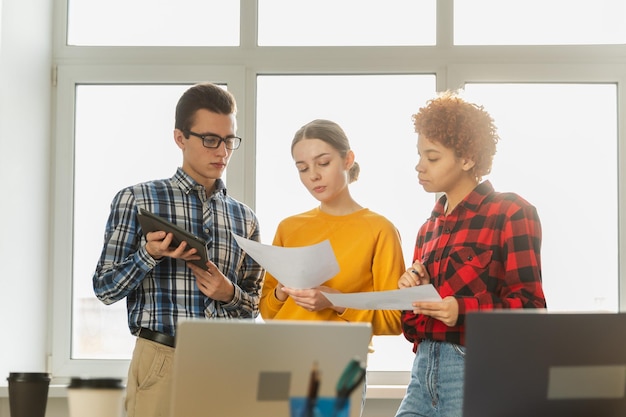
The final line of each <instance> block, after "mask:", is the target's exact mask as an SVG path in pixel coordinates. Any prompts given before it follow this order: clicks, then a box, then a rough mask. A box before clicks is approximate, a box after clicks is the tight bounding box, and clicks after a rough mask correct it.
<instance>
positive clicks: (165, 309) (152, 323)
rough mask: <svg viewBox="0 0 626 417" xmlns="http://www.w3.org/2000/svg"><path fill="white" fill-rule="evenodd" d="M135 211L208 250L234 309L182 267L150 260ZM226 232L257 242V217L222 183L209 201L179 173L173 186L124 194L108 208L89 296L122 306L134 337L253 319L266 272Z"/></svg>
mask: <svg viewBox="0 0 626 417" xmlns="http://www.w3.org/2000/svg"><path fill="white" fill-rule="evenodd" d="M139 207H142V208H144V209H146V210H148V211H151V212H152V213H154V214H157V215H159V216H162V217H164V218H165V219H167V220H169V221H171V222H172V223H175V224H177V225H178V226H180V227H183V228H185V229H187V230H188V231H190V232H192V233H193V234H195V235H196V236H199V237H201V238H203V239H205V240H206V241H207V242H209V245H208V247H209V258H210V259H211V261H212V262H213V263H215V264H216V265H217V267H218V268H219V270H220V271H221V272H222V273H223V274H224V275H225V276H226V277H227V278H229V279H230V280H231V281H232V282H233V284H234V287H235V296H234V298H233V300H232V301H231V302H229V303H224V302H221V301H216V300H213V299H211V298H208V297H207V296H205V295H204V294H202V293H201V292H200V290H198V287H197V286H196V280H195V277H194V276H193V274H192V272H191V269H189V268H188V267H187V266H186V264H185V261H183V260H180V259H173V258H169V257H163V258H162V259H159V260H155V259H153V258H152V257H151V256H150V255H149V254H148V252H147V251H146V248H145V236H144V234H143V232H142V230H141V227H140V225H139V220H138V219H137V213H138V210H139ZM231 232H232V233H236V234H237V235H240V236H243V237H246V238H248V239H252V240H256V241H259V239H260V232H259V224H258V220H257V218H256V215H255V214H254V212H253V211H252V210H251V209H250V208H249V207H248V206H246V205H245V204H243V203H241V202H239V201H237V200H235V199H233V198H232V197H230V196H229V195H228V194H227V193H226V188H225V186H224V182H223V181H222V180H220V179H218V180H217V182H216V187H215V192H214V193H213V195H207V193H206V190H205V188H204V186H202V185H200V184H198V183H197V182H196V181H194V180H193V179H192V178H191V177H190V176H189V175H187V174H186V173H185V172H184V171H183V170H182V169H181V168H178V170H177V171H176V174H175V175H174V176H173V177H172V178H169V179H164V180H157V181H150V182H145V183H141V184H137V185H133V186H130V187H127V188H124V189H123V190H121V191H119V192H118V193H117V195H116V196H115V197H114V199H113V202H112V203H111V213H110V215H109V219H108V221H107V225H106V230H105V236H104V247H103V249H102V254H101V256H100V260H99V261H98V265H97V267H96V271H95V273H94V275H93V287H94V292H95V294H96V296H97V297H98V299H100V300H101V301H102V302H103V303H105V304H112V303H114V302H116V301H119V300H121V299H123V298H126V305H127V309H128V326H129V328H130V331H131V333H132V334H137V333H138V332H139V329H140V328H141V327H146V328H149V329H151V330H154V331H158V332H162V333H166V334H169V335H172V336H174V335H175V334H176V323H177V321H178V319H180V318H194V317H207V318H255V317H256V316H257V315H258V313H259V309H258V306H259V296H260V291H261V286H262V281H263V276H264V270H263V269H262V268H261V266H260V265H258V264H257V263H256V262H255V261H254V260H252V258H250V257H249V256H248V255H246V254H245V253H244V252H243V251H242V250H241V249H240V248H239V246H238V245H237V243H236V241H235V239H234V238H233V236H232V234H231Z"/></svg>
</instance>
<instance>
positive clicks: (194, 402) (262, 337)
mask: <svg viewBox="0 0 626 417" xmlns="http://www.w3.org/2000/svg"><path fill="white" fill-rule="evenodd" d="M371 334H372V331H371V326H370V324H369V323H334V322H303V321H281V320H275V321H267V322H255V321H252V320H250V321H247V320H188V321H182V322H180V323H179V325H178V330H177V335H176V351H175V354H174V364H173V366H174V369H173V387H172V395H173V396H172V404H171V405H172V408H171V413H170V415H171V416H173V417H207V416H214V417H252V416H254V417H289V416H290V411H289V410H290V409H289V407H290V398H291V397H306V396H307V393H308V389H309V382H310V375H311V371H312V368H313V367H314V366H317V369H318V370H319V376H320V378H319V381H320V382H319V391H318V396H319V398H320V400H321V399H329V398H332V399H334V398H335V396H336V385H337V381H338V379H339V377H340V375H341V373H342V372H343V370H344V368H345V367H346V365H347V364H348V363H349V362H350V361H351V360H352V359H353V358H358V359H359V360H362V361H363V362H365V361H366V360H367V353H368V345H369V343H370V338H371ZM362 393H363V388H362V386H360V387H357V388H356V389H355V391H354V392H353V393H352V394H351V395H350V399H349V410H350V413H349V416H350V417H357V416H359V415H360V413H361V400H362Z"/></svg>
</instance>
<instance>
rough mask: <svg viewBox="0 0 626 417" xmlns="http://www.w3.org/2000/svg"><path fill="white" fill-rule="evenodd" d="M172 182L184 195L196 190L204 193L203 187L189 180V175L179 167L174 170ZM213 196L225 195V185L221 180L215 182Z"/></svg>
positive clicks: (191, 179)
mask: <svg viewBox="0 0 626 417" xmlns="http://www.w3.org/2000/svg"><path fill="white" fill-rule="evenodd" d="M173 180H174V182H175V183H176V184H178V187H179V188H180V189H181V190H182V191H183V192H184V193H185V194H189V193H191V192H192V191H193V190H198V191H202V192H204V191H205V189H204V186H203V185H201V184H199V183H198V182H197V181H196V180H194V179H193V178H191V176H189V174H187V173H186V172H185V171H183V169H182V168H180V167H179V168H178V169H176V173H175V174H174V177H173ZM213 194H222V195H224V196H225V195H226V184H224V181H222V179H221V178H218V179H216V180H215V191H214V192H213Z"/></svg>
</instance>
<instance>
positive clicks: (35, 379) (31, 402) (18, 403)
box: [7, 372, 50, 417]
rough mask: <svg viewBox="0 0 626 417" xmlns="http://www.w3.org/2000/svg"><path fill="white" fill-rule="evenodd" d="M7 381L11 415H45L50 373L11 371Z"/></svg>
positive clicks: (35, 416) (34, 416)
mask: <svg viewBox="0 0 626 417" xmlns="http://www.w3.org/2000/svg"><path fill="white" fill-rule="evenodd" d="M7 381H9V410H10V412H11V417H45V415H46V405H47V404H48V388H49V386H50V374H48V373H45V372H11V373H10V374H9V377H8V378H7Z"/></svg>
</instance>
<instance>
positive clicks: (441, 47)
mask: <svg viewBox="0 0 626 417" xmlns="http://www.w3.org/2000/svg"><path fill="white" fill-rule="evenodd" d="M56 6H57V7H56V17H55V28H56V29H55V37H54V39H55V52H54V57H53V62H54V65H55V68H56V69H57V70H56V80H57V81H56V101H55V103H56V104H55V106H54V108H55V110H54V111H55V115H54V117H55V119H54V120H55V121H56V123H55V124H56V126H55V132H54V139H53V140H54V148H55V149H54V150H55V154H54V157H53V158H54V160H53V183H52V186H53V191H52V192H53V206H52V207H53V210H51V214H50V222H51V230H52V233H51V241H50V247H51V257H50V263H51V264H50V270H51V273H52V275H51V279H52V291H51V301H50V306H51V309H52V319H51V322H52V323H51V329H52V331H51V335H50V340H51V345H52V350H51V354H52V360H51V371H52V372H53V374H54V375H55V377H58V378H63V377H69V376H75V375H85V374H86V375H93V376H98V375H101V376H119V377H125V376H126V373H127V367H128V361H121V360H72V359H71V356H70V355H71V343H70V338H71V298H72V297H71V289H72V277H71V271H72V241H71V240H72V235H73V234H72V233H70V232H71V230H72V224H73V223H72V206H73V204H72V196H73V184H72V177H73V166H72V164H69V163H67V161H73V136H74V133H73V126H74V119H73V117H74V116H73V115H74V110H75V108H74V91H75V86H76V85H77V84H81V83H98V84H99V83H103V84H107V83H108V84H110V83H113V84H115V83H131V84H132V83H167V84H171V83H175V82H181V83H182V82H184V83H189V82H197V81H214V82H225V83H227V84H228V88H229V90H230V91H232V92H233V93H234V95H235V97H236V98H237V101H238V106H239V115H238V132H239V133H240V134H241V136H242V137H245V138H246V140H245V143H244V144H243V145H242V149H241V151H240V152H239V153H238V154H237V155H236V156H234V157H233V159H232V161H231V164H230V166H229V171H228V183H229V191H230V192H232V194H233V195H234V196H235V198H238V199H240V200H241V201H243V202H244V203H246V204H248V205H250V206H251V207H252V208H254V206H255V190H254V188H255V178H254V176H255V125H256V119H255V101H256V100H255V98H256V94H255V91H256V86H255V79H256V76H257V75H259V74H329V73H332V74H393V73H435V74H437V86H438V89H439V90H444V89H447V88H458V87H461V86H463V85H464V84H465V83H466V82H479V81H482V82H520V83H521V82H533V83H535V82H581V83H589V82H611V83H616V84H617V86H618V111H619V115H618V121H619V127H618V135H619V148H618V158H619V174H618V175H619V180H618V184H619V187H618V188H619V189H618V191H617V192H618V194H619V195H618V203H619V242H620V251H619V264H620V265H626V249H624V247H625V246H623V245H622V244H621V242H625V241H626V240H625V239H626V191H624V184H626V168H625V167H626V75H625V74H626V45H607V46H580V47H577V46H567V47H559V46H541V47H536V46H516V47H503V46H468V47H455V46H453V45H452V24H451V23H452V0H440V1H439V2H438V14H437V16H438V17H437V28H438V29H437V46H434V47H406V46H403V47H375V48H364V47H330V48H326V47H306V48H297V47H263V48H261V47H257V46H256V27H257V23H256V2H255V1H254V0H241V12H242V16H241V28H242V29H241V42H242V45H241V46H240V47H225V48H211V47H208V48H199V47H191V48H160V47H150V48H134V47H125V48H112V47H95V48H90V47H67V46H65V42H64V39H65V29H64V28H65V27H66V26H65V25H66V23H67V22H66V18H65V10H66V0H56ZM590 57H591V59H592V60H593V62H594V63H591V64H590V63H589V61H590ZM177 63H182V64H181V65H178V64H177ZM103 64H104V65H103ZM285 105H294V104H293V103H285ZM295 105H297V103H296V104H295ZM419 105H420V103H416V106H419ZM280 110H281V109H276V111H280ZM406 233H410V231H409V232H406ZM625 271H626V269H624V268H620V272H619V282H620V301H619V303H620V304H619V305H620V311H626V272H625ZM87 279H89V278H87ZM407 349H410V346H409V345H408V343H407ZM408 378H409V375H408V372H376V373H372V374H371V375H369V376H368V384H371V385H374V386H375V385H379V384H382V385H396V384H397V385H404V384H406V382H407V381H408ZM371 392H372V391H371V390H369V392H368V395H370V393H371Z"/></svg>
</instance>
